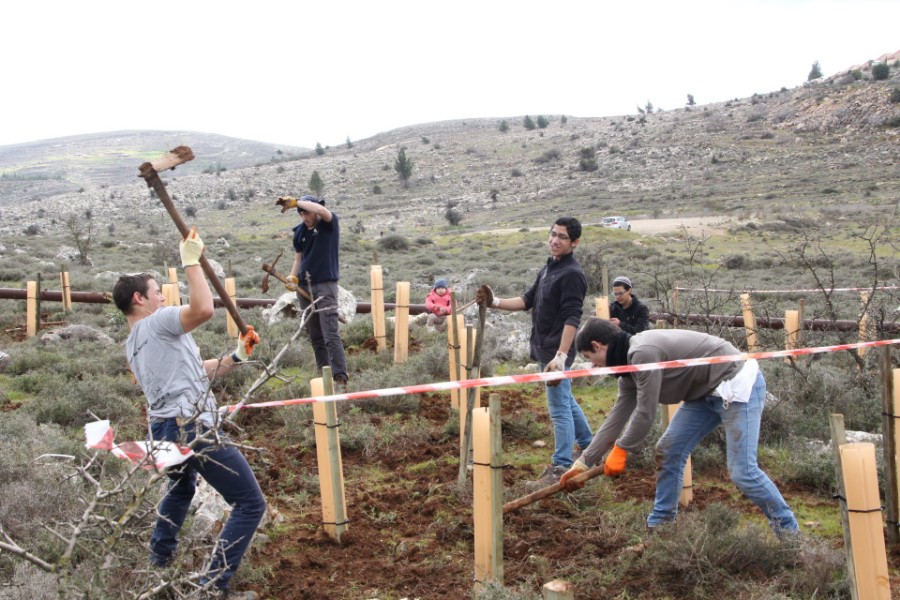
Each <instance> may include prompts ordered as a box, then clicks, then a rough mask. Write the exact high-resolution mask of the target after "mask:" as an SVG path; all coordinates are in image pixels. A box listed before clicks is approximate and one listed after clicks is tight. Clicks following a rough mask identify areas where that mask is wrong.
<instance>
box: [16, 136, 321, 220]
mask: <svg viewBox="0 0 900 600" xmlns="http://www.w3.org/2000/svg"><path fill="white" fill-rule="evenodd" d="M181 145H185V146H190V147H191V148H192V149H193V150H194V152H195V155H196V157H197V158H196V159H195V160H194V161H192V162H191V163H189V164H187V165H185V166H183V167H182V168H181V169H179V173H181V174H183V175H197V174H200V173H203V172H210V171H216V170H219V171H221V170H226V169H241V168H244V167H252V166H254V165H259V164H269V163H271V162H277V161H280V160H291V159H296V158H298V157H300V156H303V155H308V154H310V153H311V152H312V150H310V149H306V148H297V147H292V146H277V145H274V144H267V143H263V142H255V141H252V140H242V139H237V138H231V137H226V136H223V135H217V134H212V133H200V132H196V131H111V132H105V133H92V134H85V135H76V136H69V137H61V138H53V139H48V140H39V141H35V142H27V143H23V144H13V145H8V146H0V206H2V205H8V204H9V203H11V202H13V201H15V200H16V199H35V198H36V197H46V196H54V195H57V194H64V193H68V192H75V191H77V190H79V189H83V188H90V187H98V186H113V185H120V184H124V183H133V182H134V181H135V178H136V177H137V174H138V173H137V169H136V168H135V167H134V165H136V164H140V163H141V162H143V161H144V160H151V159H153V158H158V157H159V156H160V154H161V153H163V152H165V151H166V150H170V149H172V148H175V147H176V146H181Z"/></svg>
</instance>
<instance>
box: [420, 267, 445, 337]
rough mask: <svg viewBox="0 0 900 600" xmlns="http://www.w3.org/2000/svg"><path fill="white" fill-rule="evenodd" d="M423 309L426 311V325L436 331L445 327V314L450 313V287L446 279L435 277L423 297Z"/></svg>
mask: <svg viewBox="0 0 900 600" xmlns="http://www.w3.org/2000/svg"><path fill="white" fill-rule="evenodd" d="M425 309H426V310H427V311H428V326H429V327H433V328H435V329H436V330H438V331H444V330H445V329H446V327H447V315H449V314H450V287H449V286H448V285H447V280H446V279H437V280H435V282H434V285H433V286H431V291H430V292H428V296H427V297H426V298H425Z"/></svg>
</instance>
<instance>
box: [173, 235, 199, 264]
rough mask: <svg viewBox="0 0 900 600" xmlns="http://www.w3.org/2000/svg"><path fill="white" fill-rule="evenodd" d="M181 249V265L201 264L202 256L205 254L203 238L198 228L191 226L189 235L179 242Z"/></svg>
mask: <svg viewBox="0 0 900 600" xmlns="http://www.w3.org/2000/svg"><path fill="white" fill-rule="evenodd" d="M178 249H179V250H180V251H181V266H182V267H191V266H194V265H199V264H200V256H201V255H202V254H203V240H201V239H200V236H199V235H197V228H196V227H191V230H190V231H189V232H188V234H187V237H186V238H184V239H183V240H181V243H180V244H178Z"/></svg>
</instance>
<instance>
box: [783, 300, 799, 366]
mask: <svg viewBox="0 0 900 600" xmlns="http://www.w3.org/2000/svg"><path fill="white" fill-rule="evenodd" d="M799 329H800V312H799V311H796V310H786V311H784V349H785V350H793V349H794V348H796V347H797V334H798V333H799ZM793 360H794V357H792V356H787V357H785V359H784V362H787V363H789V362H792V361H793Z"/></svg>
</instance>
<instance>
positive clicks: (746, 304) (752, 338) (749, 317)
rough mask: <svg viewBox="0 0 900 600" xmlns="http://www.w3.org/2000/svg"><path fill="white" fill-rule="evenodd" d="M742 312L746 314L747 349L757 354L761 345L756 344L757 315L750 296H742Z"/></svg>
mask: <svg viewBox="0 0 900 600" xmlns="http://www.w3.org/2000/svg"><path fill="white" fill-rule="evenodd" d="M741 312H743V313H744V329H745V330H746V332H747V349H748V350H749V351H750V352H757V351H758V350H759V345H758V344H757V343H756V315H754V314H753V307H752V305H751V304H750V294H741Z"/></svg>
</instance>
